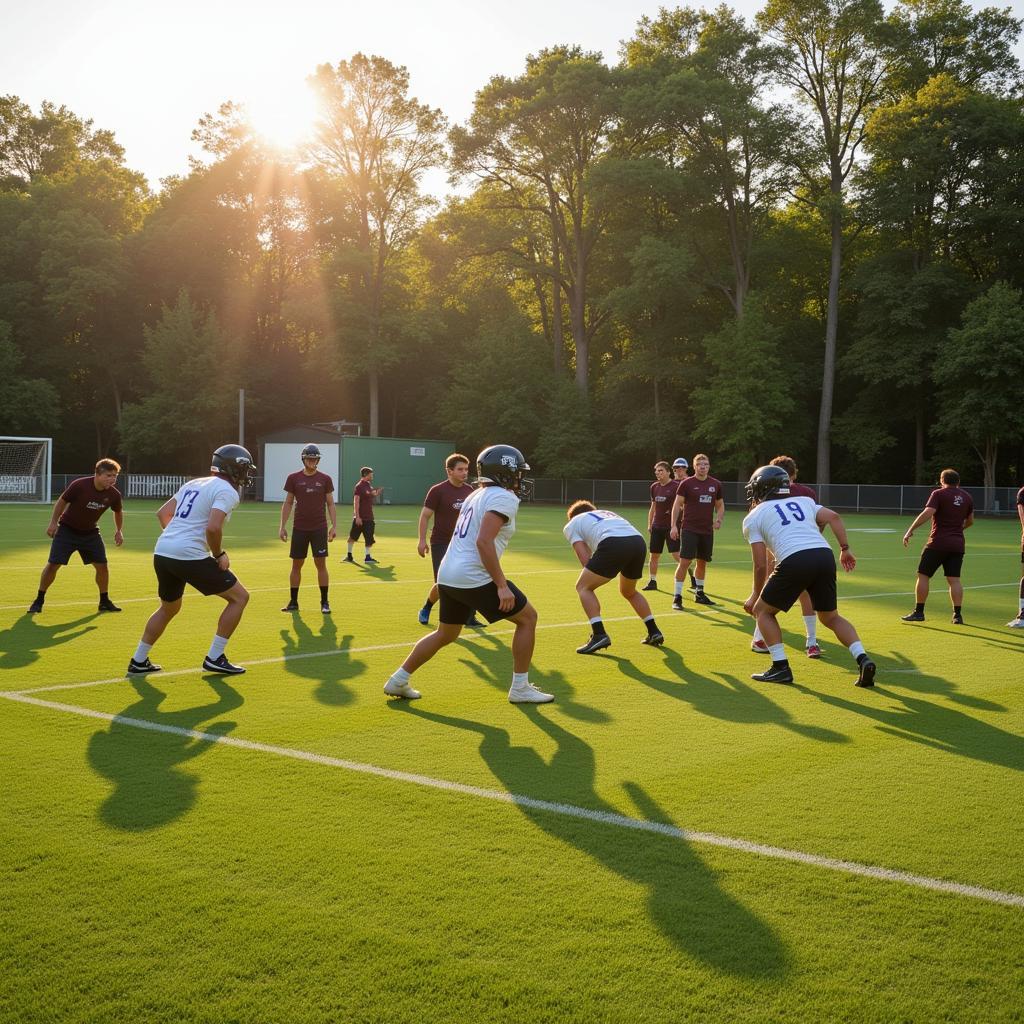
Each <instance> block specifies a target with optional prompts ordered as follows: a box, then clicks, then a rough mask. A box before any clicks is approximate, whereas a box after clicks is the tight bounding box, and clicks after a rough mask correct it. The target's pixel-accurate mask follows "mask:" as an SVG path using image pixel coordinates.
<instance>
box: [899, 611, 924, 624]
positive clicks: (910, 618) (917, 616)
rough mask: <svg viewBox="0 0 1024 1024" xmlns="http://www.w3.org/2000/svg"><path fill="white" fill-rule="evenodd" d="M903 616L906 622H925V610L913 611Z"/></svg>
mask: <svg viewBox="0 0 1024 1024" xmlns="http://www.w3.org/2000/svg"><path fill="white" fill-rule="evenodd" d="M902 618H903V621H904V622H924V612H911V613H910V614H909V615H904V616H903V617H902Z"/></svg>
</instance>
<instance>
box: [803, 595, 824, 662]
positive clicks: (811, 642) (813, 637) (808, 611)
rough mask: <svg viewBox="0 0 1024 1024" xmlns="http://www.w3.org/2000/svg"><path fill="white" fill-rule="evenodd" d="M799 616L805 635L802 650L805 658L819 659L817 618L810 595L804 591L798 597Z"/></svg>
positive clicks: (819, 647)
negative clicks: (805, 655) (802, 621)
mask: <svg viewBox="0 0 1024 1024" xmlns="http://www.w3.org/2000/svg"><path fill="white" fill-rule="evenodd" d="M800 615H801V616H802V617H803V620H804V633H805V634H806V640H805V642H804V650H805V651H806V652H807V657H808V658H820V657H821V646H820V644H819V643H818V616H817V615H816V614H815V611H814V602H813V601H812V600H811V595H810V594H808V593H807V591H806V590H805V591H804V592H803V593H802V594H801V595H800Z"/></svg>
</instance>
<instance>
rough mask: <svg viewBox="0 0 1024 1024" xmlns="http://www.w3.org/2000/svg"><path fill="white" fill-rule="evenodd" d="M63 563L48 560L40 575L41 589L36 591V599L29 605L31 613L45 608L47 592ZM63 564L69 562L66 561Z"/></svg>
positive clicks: (33, 613)
mask: <svg viewBox="0 0 1024 1024" xmlns="http://www.w3.org/2000/svg"><path fill="white" fill-rule="evenodd" d="M61 564H62V563H58V562H47V563H46V565H45V566H44V567H43V571H42V572H41V573H40V575H39V589H38V590H37V591H36V599H35V600H34V601H33V602H32V603H31V604H30V605H29V606H28V611H29V614H30V615H35V614H37V613H38V612H41V611H42V610H43V602H44V601H45V600H46V592H47V591H48V590H49V589H50V586H51V585H52V583H53V581H54V580H55V579H56V578H57V572H58V571H59V569H60V567H61ZM63 564H65V565H66V564H67V563H66V562H65V563H63Z"/></svg>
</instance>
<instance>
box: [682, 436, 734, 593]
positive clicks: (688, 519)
mask: <svg viewBox="0 0 1024 1024" xmlns="http://www.w3.org/2000/svg"><path fill="white" fill-rule="evenodd" d="M710 469H711V460H710V459H709V458H708V457H707V456H706V455H703V454H699V455H694V457H693V476H691V477H689V478H688V479H686V480H682V481H680V483H679V491H678V493H677V494H676V500H675V503H674V504H673V505H672V516H671V521H672V524H673V525H672V539H673V540H675V539H676V538H677V537H678V538H679V565H678V566H677V567H676V584H675V596H674V597H673V598H672V607H673V608H675V609H676V610H677V611H682V610H683V583H684V581H685V580H686V570H687V569H688V568H689V567H690V562H691V561H693V560H694V559H696V560H697V573H696V577H695V579H694V583H695V584H696V586H697V592H696V593H695V594H694V595H693V600H694V602H695V603H696V604H707V605H712V604H714V603H715V602H714V601H712V600H711V599H710V598H709V597H708V595H707V594H705V593H704V579H705V576H706V575H707V564H708V562H710V561H711V554H712V552H713V550H714V546H715V530H719V529H721V527H722V520H723V519H724V518H725V498H723V497H722V482H721V481H720V480H716V479H715V478H714V477H713V476H710V475H709V471H710ZM680 513H681V514H682V522H681V523H680V524H679V525H678V526H677V525H676V523H677V522H678V520H679V515H680Z"/></svg>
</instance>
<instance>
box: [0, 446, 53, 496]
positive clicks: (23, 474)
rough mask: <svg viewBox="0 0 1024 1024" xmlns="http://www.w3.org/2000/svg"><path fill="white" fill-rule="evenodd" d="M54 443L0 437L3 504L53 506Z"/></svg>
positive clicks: (0, 494) (0, 487)
mask: <svg viewBox="0 0 1024 1024" xmlns="http://www.w3.org/2000/svg"><path fill="white" fill-rule="evenodd" d="M52 458H53V440H52V439H51V438H49V437H0V502H11V501H38V502H45V503H47V504H49V502H50V469H51V463H52Z"/></svg>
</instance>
